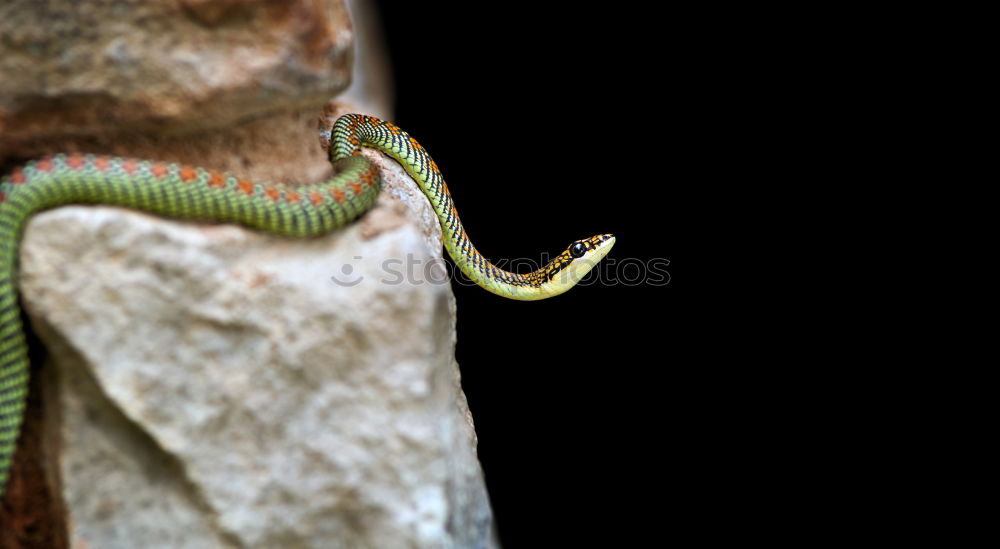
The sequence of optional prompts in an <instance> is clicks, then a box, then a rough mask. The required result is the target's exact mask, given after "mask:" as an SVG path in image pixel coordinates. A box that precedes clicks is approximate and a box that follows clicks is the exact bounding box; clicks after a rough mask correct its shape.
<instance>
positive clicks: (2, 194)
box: [0, 193, 7, 204]
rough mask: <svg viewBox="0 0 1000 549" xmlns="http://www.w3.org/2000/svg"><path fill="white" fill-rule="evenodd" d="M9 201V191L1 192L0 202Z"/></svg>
mask: <svg viewBox="0 0 1000 549" xmlns="http://www.w3.org/2000/svg"><path fill="white" fill-rule="evenodd" d="M6 201H7V193H0V204H3V203H4V202H6Z"/></svg>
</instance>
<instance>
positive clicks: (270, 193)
mask: <svg viewBox="0 0 1000 549" xmlns="http://www.w3.org/2000/svg"><path fill="white" fill-rule="evenodd" d="M264 193H265V194H267V197H268V198H270V199H271V200H273V201H275V202H277V201H278V200H280V199H281V193H280V192H278V189H275V188H274V187H268V188H267V189H266V190H265V191H264Z"/></svg>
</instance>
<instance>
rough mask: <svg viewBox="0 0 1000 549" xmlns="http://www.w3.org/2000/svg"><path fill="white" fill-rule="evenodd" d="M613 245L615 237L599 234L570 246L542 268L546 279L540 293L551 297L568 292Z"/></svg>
mask: <svg viewBox="0 0 1000 549" xmlns="http://www.w3.org/2000/svg"><path fill="white" fill-rule="evenodd" d="M614 245H615V235H612V234H599V235H595V236H592V237H590V238H585V239H583V240H577V241H576V242H574V243H572V244H570V245H569V247H568V248H566V251H564V252H563V253H561V254H559V255H558V256H556V258H555V259H553V260H552V261H550V262H549V264H548V265H546V266H545V267H543V268H542V270H543V271H545V277H546V278H547V280H546V282H545V283H543V284H542V285H541V288H540V289H541V290H542V293H544V294H545V297H552V296H556V295H559V294H561V293H563V292H565V291H566V290H569V289H570V288H572V287H573V286H575V285H576V283H577V282H579V281H581V280H583V277H585V276H587V273H589V272H590V270H591V269H593V268H594V266H595V265H597V264H598V263H600V261H601V260H602V259H604V256H606V255H608V252H610V251H611V247H612V246H614Z"/></svg>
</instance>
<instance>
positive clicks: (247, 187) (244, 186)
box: [236, 179, 253, 196]
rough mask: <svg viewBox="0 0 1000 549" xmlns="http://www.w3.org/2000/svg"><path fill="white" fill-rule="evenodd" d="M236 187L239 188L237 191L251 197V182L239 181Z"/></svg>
mask: <svg viewBox="0 0 1000 549" xmlns="http://www.w3.org/2000/svg"><path fill="white" fill-rule="evenodd" d="M236 185H237V187H239V190H241V191H243V192H244V193H245V194H246V195H247V196H251V195H253V182H252V181H250V180H249V179H241V180H240V182H239V183H237V184H236Z"/></svg>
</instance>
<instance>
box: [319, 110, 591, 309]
mask: <svg viewBox="0 0 1000 549" xmlns="http://www.w3.org/2000/svg"><path fill="white" fill-rule="evenodd" d="M330 141H331V147H330V151H329V152H330V159H331V160H332V161H339V160H341V159H343V158H348V157H351V156H358V155H360V154H361V148H362V147H365V146H367V147H373V148H375V149H378V150H379V151H382V152H383V153H385V154H387V155H389V156H390V157H392V158H393V159H394V160H396V161H397V162H399V164H400V165H402V166H403V168H404V169H405V170H406V172H407V173H408V174H410V176H411V177H412V178H413V179H414V181H416V182H417V184H418V185H419V186H420V188H421V189H422V190H423V192H424V195H426V196H427V198H428V200H430V203H431V207H433V209H434V212H435V214H437V217H438V220H439V221H440V222H441V233H442V240H443V241H444V246H445V249H446V250H447V251H448V255H450V256H451V258H452V260H453V261H454V262H455V265H456V266H457V267H458V268H459V270H461V271H462V273H463V274H465V276H467V277H468V278H469V279H471V280H472V281H473V282H475V283H476V284H478V285H479V286H481V287H482V288H484V289H486V290H488V291H490V292H492V293H495V294H497V295H500V296H503V297H507V298H512V299H518V300H526V301H531V300H537V299H544V298H547V297H552V296H554V295H558V294H560V293H563V292H565V291H566V290H568V289H569V288H571V287H572V286H573V285H574V284H575V283H576V282H577V281H578V280H579V277H574V274H575V270H574V269H571V268H569V267H570V266H571V264H572V263H573V258H572V257H571V256H570V255H569V253H568V252H563V253H562V254H559V255H558V256H556V257H555V258H554V259H553V260H552V261H550V262H549V263H547V264H546V265H545V266H543V267H542V268H540V269H538V270H535V271H532V272H530V273H524V274H520V273H513V272H510V271H507V270H504V269H501V268H500V267H497V266H496V265H494V264H493V263H492V262H491V261H489V260H488V259H486V257H484V256H483V255H482V254H481V253H480V252H479V250H477V249H476V247H475V246H474V245H473V244H472V241H471V240H470V239H469V235H468V234H467V233H466V232H465V228H464V227H463V225H462V220H461V219H459V217H458V212H457V211H456V209H455V202H454V200H453V199H452V196H451V193H450V192H449V191H448V185H447V184H445V181H444V177H443V176H442V175H441V170H440V169H439V168H438V166H437V163H436V162H434V160H433V159H432V158H431V156H430V154H428V153H427V151H426V150H425V149H424V148H423V147H422V146H421V145H420V143H419V142H417V140H416V139H414V138H413V137H411V136H410V135H409V134H408V133H407V132H405V131H403V130H402V129H400V128H399V127H397V126H396V125H395V124H392V123H391V122H385V121H382V120H379V119H377V118H374V117H371V116H365V115H360V114H348V115H344V116H343V117H341V118H340V119H338V120H337V122H336V123H335V124H334V126H333V129H332V130H331V140H330ZM602 257H603V256H602ZM587 270H589V269H587ZM584 274H585V273H584Z"/></svg>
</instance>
